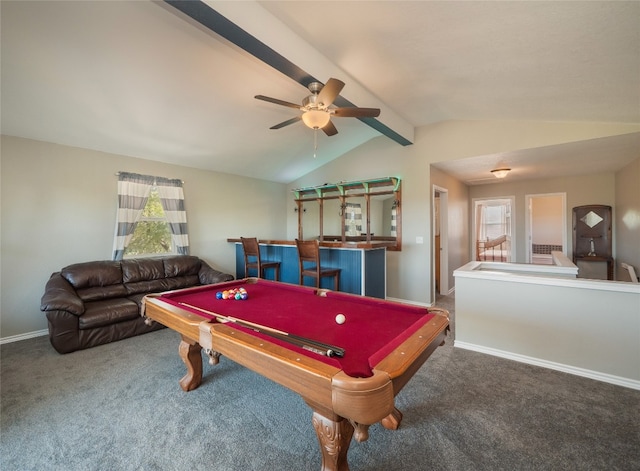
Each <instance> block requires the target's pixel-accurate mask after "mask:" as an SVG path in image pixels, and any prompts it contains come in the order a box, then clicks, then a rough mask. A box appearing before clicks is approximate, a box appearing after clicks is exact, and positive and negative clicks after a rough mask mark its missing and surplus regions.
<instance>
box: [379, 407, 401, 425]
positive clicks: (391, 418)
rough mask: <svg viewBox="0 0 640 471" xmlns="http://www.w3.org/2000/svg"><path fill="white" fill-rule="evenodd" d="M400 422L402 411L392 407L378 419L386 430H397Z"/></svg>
mask: <svg viewBox="0 0 640 471" xmlns="http://www.w3.org/2000/svg"><path fill="white" fill-rule="evenodd" d="M400 422H402V412H400V411H399V410H398V409H396V408H395V407H394V409H393V412H391V414H389V415H388V416H386V417H385V418H384V419H382V420H381V421H380V423H382V426H383V427H384V428H386V429H387V430H398V427H400Z"/></svg>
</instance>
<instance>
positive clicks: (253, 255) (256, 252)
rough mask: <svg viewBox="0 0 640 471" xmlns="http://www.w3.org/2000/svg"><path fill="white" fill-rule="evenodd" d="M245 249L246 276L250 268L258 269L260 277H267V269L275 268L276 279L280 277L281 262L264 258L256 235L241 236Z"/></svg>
mask: <svg viewBox="0 0 640 471" xmlns="http://www.w3.org/2000/svg"><path fill="white" fill-rule="evenodd" d="M240 240H241V241H242V248H243V249H244V276H249V269H250V268H253V269H256V270H257V271H258V278H265V270H267V269H268V268H273V273H274V278H273V279H274V280H276V281H278V280H279V279H280V262H275V261H270V260H262V257H260V245H258V239H256V238H255V237H240Z"/></svg>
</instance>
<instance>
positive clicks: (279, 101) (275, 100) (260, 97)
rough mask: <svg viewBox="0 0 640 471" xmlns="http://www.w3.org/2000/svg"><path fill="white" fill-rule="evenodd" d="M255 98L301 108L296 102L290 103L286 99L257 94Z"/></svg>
mask: <svg viewBox="0 0 640 471" xmlns="http://www.w3.org/2000/svg"><path fill="white" fill-rule="evenodd" d="M254 98H257V99H258V100H262V101H268V102H269V103H275V104H276V105H282V106H288V107H289V108H295V109H297V110H299V109H300V105H296V104H295V103H290V102H288V101H284V100H278V99H277V98H271V97H268V96H264V95H256V96H255V97H254Z"/></svg>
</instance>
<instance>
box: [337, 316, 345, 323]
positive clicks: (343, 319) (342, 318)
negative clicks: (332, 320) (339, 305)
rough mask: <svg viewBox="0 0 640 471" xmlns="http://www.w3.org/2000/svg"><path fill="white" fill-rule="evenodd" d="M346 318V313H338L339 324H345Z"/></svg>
mask: <svg viewBox="0 0 640 471" xmlns="http://www.w3.org/2000/svg"><path fill="white" fill-rule="evenodd" d="M346 320H347V318H346V317H344V314H338V315H337V316H336V322H337V323H338V324H344V321H346Z"/></svg>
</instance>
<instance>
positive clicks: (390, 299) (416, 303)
mask: <svg viewBox="0 0 640 471" xmlns="http://www.w3.org/2000/svg"><path fill="white" fill-rule="evenodd" d="M385 301H391V302H394V303H402V304H411V305H413V306H420V307H429V306H433V304H427V303H420V302H417V301H408V300H406V299H400V298H390V297H388V296H387V297H386V298H385Z"/></svg>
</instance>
